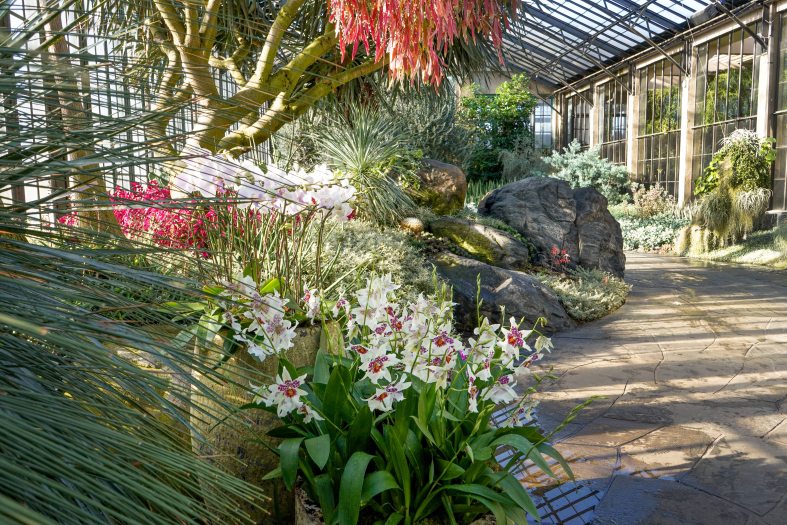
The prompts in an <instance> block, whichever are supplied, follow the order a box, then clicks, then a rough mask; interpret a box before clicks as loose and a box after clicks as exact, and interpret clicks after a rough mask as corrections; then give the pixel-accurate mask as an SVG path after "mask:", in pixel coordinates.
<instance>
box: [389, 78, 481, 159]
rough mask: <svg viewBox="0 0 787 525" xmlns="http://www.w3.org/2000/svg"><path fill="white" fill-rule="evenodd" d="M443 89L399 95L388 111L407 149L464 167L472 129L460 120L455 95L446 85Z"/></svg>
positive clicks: (423, 90)
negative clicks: (400, 130)
mask: <svg viewBox="0 0 787 525" xmlns="http://www.w3.org/2000/svg"><path fill="white" fill-rule="evenodd" d="M445 86H446V87H444V88H443V89H440V90H439V91H435V90H434V88H427V89H421V90H408V91H405V92H403V93H399V94H397V96H396V97H395V99H394V101H393V103H392V104H391V108H390V111H391V114H392V116H393V117H394V118H395V119H396V120H397V122H398V123H399V126H400V127H401V128H402V130H403V131H404V134H405V137H406V139H405V140H407V143H408V144H409V146H410V148H411V149H416V150H420V151H421V152H422V153H423V156H424V157H425V158H428V159H435V160H439V161H442V162H447V163H450V164H454V165H455V166H460V167H462V168H464V167H466V165H467V161H468V159H469V158H470V155H471V154H472V151H473V130H472V129H470V128H468V127H467V126H465V125H463V123H462V122H461V121H460V119H459V103H458V101H457V97H456V93H454V91H453V89H451V86H450V83H446V84H445Z"/></svg>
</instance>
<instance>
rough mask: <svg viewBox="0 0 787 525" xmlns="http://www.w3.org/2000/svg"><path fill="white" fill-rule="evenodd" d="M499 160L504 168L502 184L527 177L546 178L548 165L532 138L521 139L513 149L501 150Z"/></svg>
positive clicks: (501, 176)
mask: <svg viewBox="0 0 787 525" xmlns="http://www.w3.org/2000/svg"><path fill="white" fill-rule="evenodd" d="M498 160H499V161H500V165H501V167H502V171H501V174H500V181H501V184H504V183H507V182H513V181H515V180H520V179H524V178H527V177H536V176H544V172H545V171H546V165H545V164H544V161H543V160H541V157H540V155H538V154H537V153H536V151H535V148H534V146H533V140H532V138H530V137H528V138H527V139H525V138H523V137H519V138H517V139H516V140H515V141H514V145H513V148H512V149H510V150H508V149H503V150H500V153H499V154H498Z"/></svg>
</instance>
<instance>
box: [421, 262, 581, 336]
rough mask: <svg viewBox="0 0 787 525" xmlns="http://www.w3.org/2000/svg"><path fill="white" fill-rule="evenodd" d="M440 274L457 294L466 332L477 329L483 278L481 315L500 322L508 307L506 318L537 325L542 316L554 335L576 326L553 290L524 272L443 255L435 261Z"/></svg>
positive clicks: (459, 320) (460, 324)
mask: <svg viewBox="0 0 787 525" xmlns="http://www.w3.org/2000/svg"><path fill="white" fill-rule="evenodd" d="M434 262H435V266H436V268H437V273H438V274H439V275H440V276H441V277H442V278H443V279H445V280H446V281H447V282H448V283H449V284H450V285H451V286H452V287H453V291H454V301H455V302H456V303H457V308H456V311H455V319H456V322H457V326H458V327H459V328H460V329H462V330H472V329H473V328H475V327H476V326H477V319H476V296H477V290H478V288H477V279H478V277H479V276H480V278H481V293H480V297H481V300H482V304H481V315H482V316H486V317H488V318H489V319H490V321H492V322H498V321H500V307H501V306H504V307H505V315H506V319H508V317H510V316H513V317H515V318H516V319H517V320H518V319H521V318H524V319H525V321H526V322H527V323H535V321H536V320H537V319H538V318H539V317H544V318H545V319H546V320H547V326H546V327H544V328H543V329H542V331H545V332H547V333H554V332H557V331H559V330H565V329H568V328H572V327H574V326H576V324H575V323H574V321H573V320H572V319H571V317H569V315H568V313H566V310H565V309H564V308H563V305H561V304H560V301H559V300H558V298H557V295H555V292H553V291H552V290H551V289H550V288H547V287H546V286H545V285H544V284H542V283H541V282H540V281H538V280H537V279H536V278H534V277H532V276H530V275H527V274H525V273H522V272H517V271H514V270H506V269H503V268H498V267H496V266H491V265H489V264H485V263H482V262H480V261H476V260H473V259H468V258H466V257H459V256H457V255H454V254H449V253H446V254H442V255H440V256H438V257H437V258H436V259H435V261H434Z"/></svg>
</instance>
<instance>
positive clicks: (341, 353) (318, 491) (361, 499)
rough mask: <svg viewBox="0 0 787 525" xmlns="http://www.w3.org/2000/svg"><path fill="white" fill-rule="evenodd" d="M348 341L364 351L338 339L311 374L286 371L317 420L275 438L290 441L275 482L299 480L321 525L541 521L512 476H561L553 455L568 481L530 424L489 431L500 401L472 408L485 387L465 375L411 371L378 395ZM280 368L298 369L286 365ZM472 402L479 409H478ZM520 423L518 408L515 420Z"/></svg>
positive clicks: (292, 421)
mask: <svg viewBox="0 0 787 525" xmlns="http://www.w3.org/2000/svg"><path fill="white" fill-rule="evenodd" d="M443 333H444V334H445V332H443ZM351 344H357V345H368V343H367V342H366V340H365V339H363V338H361V339H358V336H356V337H355V338H354V340H353V341H348V342H344V341H342V342H340V343H339V345H340V346H339V348H336V347H333V346H331V345H330V344H326V349H323V350H320V353H319V354H318V357H317V362H316V363H315V365H314V367H313V368H311V367H310V368H309V369H304V370H294V369H293V370H292V371H291V373H290V375H291V376H292V377H302V378H305V377H306V375H303V374H313V375H312V377H313V378H312V379H310V380H306V381H301V382H300V386H299V387H300V388H301V389H302V391H303V392H304V394H302V395H304V397H307V398H308V404H309V406H311V407H313V408H312V410H313V411H314V412H315V413H316V414H319V416H320V417H319V418H315V420H312V421H307V420H305V419H300V418H294V417H285V418H283V425H282V426H281V427H279V428H277V429H275V430H273V431H272V432H271V433H270V435H271V436H276V437H280V438H284V440H283V441H282V443H281V445H279V447H278V449H277V451H278V454H279V456H280V467H279V468H278V469H277V470H276V471H274V472H272V473H271V475H270V477H281V478H282V479H283V481H284V482H285V484H286V485H287V487H288V488H291V487H293V485H294V484H295V481H296V479H297V478H298V477H300V478H301V482H302V486H303V488H304V489H305V490H306V492H307V494H308V495H309V496H310V498H311V499H312V500H313V501H315V502H317V503H318V504H319V505H320V508H321V510H322V513H323V516H324V520H325V523H327V524H338V525H355V524H356V523H358V522H359V519H361V520H364V521H365V520H369V521H370V522H375V520H379V519H386V518H387V519H388V520H389V522H391V519H393V521H392V522H393V523H404V524H408V525H410V524H415V523H420V522H423V521H424V520H428V519H430V518H442V519H444V520H447V521H449V522H453V523H471V522H472V521H474V520H475V519H477V518H479V517H482V516H484V515H487V514H489V513H494V514H495V515H496V516H497V519H498V520H499V522H500V523H504V522H506V521H510V522H514V523H525V522H526V521H527V519H528V515H531V516H537V510H536V507H535V505H534V503H533V501H532V499H531V498H530V496H529V494H528V493H527V491H526V489H525V488H524V486H523V485H522V484H521V482H520V481H519V480H518V479H517V478H516V477H515V476H514V474H513V473H512V470H513V469H514V468H516V466H517V465H518V464H519V462H520V461H521V460H524V459H529V460H532V461H533V462H534V463H535V465H536V466H537V467H538V468H539V469H541V470H542V471H544V472H545V473H546V474H547V475H550V476H552V477H556V475H555V474H554V471H553V470H552V468H551V467H550V466H549V464H548V463H547V458H554V459H555V460H557V462H558V463H559V464H560V466H561V467H562V468H563V469H564V471H565V472H566V473H568V474H569V475H571V474H570V473H571V471H570V468H569V467H568V465H567V463H566V462H565V461H564V460H563V458H562V457H561V456H560V454H559V453H558V452H557V451H556V450H555V449H554V448H552V447H551V446H549V445H547V443H546V436H544V435H542V434H541V433H540V432H539V431H538V430H537V429H536V428H535V427H534V426H532V425H527V426H510V425H511V423H510V422H507V424H505V425H503V426H499V427H493V426H492V424H491V418H492V415H493V413H494V412H495V410H496V404H495V403H494V402H492V401H491V400H489V399H485V398H483V397H482V395H481V394H480V392H479V393H478V394H477V396H478V398H477V399H475V398H474V399H473V400H472V401H471V399H470V395H469V394H468V392H469V391H471V390H472V389H473V387H474V385H476V386H477V387H478V389H483V388H486V387H484V386H482V385H483V383H485V380H482V379H481V378H478V379H476V382H475V383H474V384H471V383H469V382H468V379H467V374H466V373H464V371H463V370H459V371H458V372H457V373H455V374H452V375H451V377H450V379H449V380H448V381H449V384H448V385H447V388H443V387H438V386H437V385H436V383H434V382H427V381H423V380H420V379H418V377H417V376H415V375H409V374H408V375H407V376H406V377H407V382H406V383H403V379H401V378H400V379H399V381H398V382H396V383H394V382H392V383H391V385H389V386H390V387H391V390H386V389H379V388H378V387H377V386H376V385H374V384H372V383H370V381H369V379H368V378H363V372H362V370H364V369H365V365H364V364H363V362H361V361H360V360H359V359H358V357H355V356H354V355H353V354H351V353H350V352H353V353H354V352H355V351H354V350H353V351H351V350H350V348H349V345H351ZM543 344H544V343H543V338H540V337H539V339H538V341H537V342H536V343H535V346H536V347H537V348H541V349H543V348H545V347H544V346H543ZM345 347H347V350H343V348H345ZM361 348H363V350H364V351H372V350H370V349H369V348H367V347H366V346H361ZM430 351H436V350H430ZM282 366H283V368H287V369H289V368H292V367H291V365H290V364H289V363H287V362H285V361H282ZM457 366H460V365H457ZM461 366H465V365H461ZM505 373H506V368H505V367H502V368H498V367H495V370H494V371H493V372H492V374H493V377H492V378H491V379H490V381H491V382H492V383H491V384H492V385H494V384H495V382H496V381H497V380H498V374H505ZM400 385H402V386H400ZM381 392H383V393H386V392H391V393H390V394H385V396H382V394H381ZM394 395H397V396H400V397H399V398H398V399H396V400H395V402H394V404H393V406H392V408H390V409H385V410H382V412H381V409H380V408H375V412H372V411H371V410H370V405H371V403H370V402H369V401H370V400H371V399H372V398H374V399H375V400H376V399H378V397H377V396H381V397H380V399H387V397H386V396H394ZM379 403H382V401H379ZM389 403H390V402H389ZM472 403H477V407H475V410H474V409H473V408H471V407H472V406H473V405H472ZM389 406H390V405H389ZM250 408H251V407H250ZM258 408H263V409H265V410H270V411H274V410H275V408H274V407H263V406H262V405H259V406H258ZM517 408H519V406H517ZM519 417H521V414H520V413H519V411H518V410H517V409H515V410H514V411H513V413H512V416H511V419H512V421H514V420H516V421H519V419H518V418H519ZM499 447H508V448H510V449H511V452H512V457H511V458H509V459H507V460H506V462H505V463H504V464H502V465H498V464H497V462H496V460H495V451H496V450H497V449H498V448H499Z"/></svg>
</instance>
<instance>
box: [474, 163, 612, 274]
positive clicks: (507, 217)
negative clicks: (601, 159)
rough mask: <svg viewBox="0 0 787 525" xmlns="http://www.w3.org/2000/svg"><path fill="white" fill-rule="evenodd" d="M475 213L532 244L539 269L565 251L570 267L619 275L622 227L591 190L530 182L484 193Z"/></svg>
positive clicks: (543, 180) (548, 180)
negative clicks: (498, 222) (555, 252)
mask: <svg viewBox="0 0 787 525" xmlns="http://www.w3.org/2000/svg"><path fill="white" fill-rule="evenodd" d="M478 213H479V214H481V215H485V216H489V217H494V218H496V219H500V220H502V221H503V222H505V223H506V224H508V225H509V226H511V227H512V228H514V229H515V230H516V231H517V232H519V233H520V234H522V235H523V236H524V237H526V238H527V239H528V240H530V241H531V242H532V243H533V244H534V245H535V246H536V248H537V249H538V251H539V262H540V263H541V264H544V265H547V264H549V262H550V255H549V252H550V250H551V249H552V248H553V247H557V248H558V249H565V250H566V251H567V252H568V254H569V256H570V258H571V263H570V264H569V266H570V267H575V266H576V265H577V264H578V265H579V266H582V267H585V268H598V269H600V270H603V271H606V272H610V273H612V274H614V275H617V276H619V277H622V276H623V273H624V271H625V263H626V257H625V255H624V254H623V235H622V233H621V231H620V225H619V224H618V222H617V221H616V220H615V218H614V217H613V216H612V214H611V213H609V211H608V210H607V200H606V198H605V197H604V196H603V195H601V194H600V193H599V192H598V191H597V190H595V189H594V188H578V189H572V188H571V186H570V185H569V184H568V182H566V181H563V180H559V179H553V178H550V177H530V178H527V179H523V180H520V181H516V182H512V183H510V184H506V185H505V186H503V187H501V188H498V189H496V190H493V191H492V192H490V193H489V194H487V195H486V196H485V197H484V198H483V199H482V200H481V202H480V203H479V204H478Z"/></svg>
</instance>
